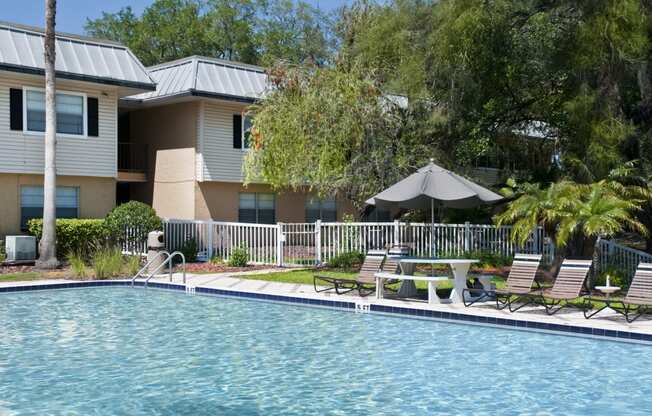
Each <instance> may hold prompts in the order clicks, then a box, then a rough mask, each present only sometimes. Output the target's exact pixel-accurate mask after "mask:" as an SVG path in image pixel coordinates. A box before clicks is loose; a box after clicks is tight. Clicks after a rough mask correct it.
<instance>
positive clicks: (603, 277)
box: [591, 266, 629, 289]
mask: <svg viewBox="0 0 652 416" xmlns="http://www.w3.org/2000/svg"><path fill="white" fill-rule="evenodd" d="M607 275H609V284H610V285H611V286H618V287H620V288H622V289H625V288H627V287H628V286H629V279H628V278H627V272H625V270H622V269H620V268H618V267H615V266H609V267H607V268H606V269H605V270H604V271H603V272H602V273H600V274H599V275H597V276H595V277H594V278H593V281H592V282H591V286H593V287H595V286H605V285H606V284H607Z"/></svg>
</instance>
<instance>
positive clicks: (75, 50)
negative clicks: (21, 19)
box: [0, 22, 155, 91]
mask: <svg viewBox="0 0 652 416" xmlns="http://www.w3.org/2000/svg"><path fill="white" fill-rule="evenodd" d="M44 40H45V34H44V32H43V30H42V29H38V28H33V27H28V26H23V25H17V24H13V23H4V22H0V69H1V70H5V71H13V72H22V73H30V74H43V73H44V68H45V63H44V56H43V44H44ZM56 54H57V56H56V71H57V76H58V77H61V78H67V79H75V80H80V81H88V82H96V83H102V84H109V85H117V86H122V87H127V88H135V89H141V90H147V91H151V90H154V88H155V85H154V82H153V81H152V79H151V78H150V77H149V74H148V73H147V70H146V69H145V67H144V66H143V65H142V64H141V63H140V61H139V60H138V58H136V57H135V56H134V54H133V53H132V52H131V51H130V50H129V49H128V48H126V47H125V46H122V45H120V44H118V43H114V42H110V41H103V40H102V41H100V40H96V39H91V38H86V37H82V36H75V35H68V34H63V33H57V36H56Z"/></svg>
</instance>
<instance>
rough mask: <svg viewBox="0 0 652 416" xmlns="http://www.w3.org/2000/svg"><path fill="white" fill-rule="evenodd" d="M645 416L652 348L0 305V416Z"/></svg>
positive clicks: (411, 324)
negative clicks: (112, 415) (537, 415)
mask: <svg viewBox="0 0 652 416" xmlns="http://www.w3.org/2000/svg"><path fill="white" fill-rule="evenodd" d="M650 412H652V347H650V346H643V345H633V344H621V343H616V342H607V341H596V340H590V339H583V338H571V337H564V336H554V335H547V334H539V333H528V332H519V331H510V330H504V329H497V328H489V327H477V326H470V325H463V324H462V325H455V324H448V323H441V322H435V321H426V320H415V319H407V318H399V317H390V316H382V315H375V314H354V313H349V312H343V311H337V310H327V309H318V308H310V307H301V306H291V305H286V304H278V303H270V302H259V301H250V300H241V299H230V298H224V297H213V296H188V295H185V294H183V292H181V293H176V292H171V291H163V290H151V289H150V290H143V289H140V288H135V289H132V288H126V287H117V288H89V289H71V290H56V291H54V290H52V291H50V290H48V291H37V292H22V293H8V294H2V295H0V415H3V416H5V415H14V414H17V415H19V414H46V413H47V414H79V415H90V414H101V415H111V414H116V415H149V414H164V415H203V414H207V415H208V414H210V415H281V414H283V415H287V414H294V415H325V414H331V415H370V414H372V415H397V414H402V415H434V414H471V413H475V414H478V413H480V414H522V413H528V414H592V415H599V414H605V415H607V414H650Z"/></svg>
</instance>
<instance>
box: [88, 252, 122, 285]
mask: <svg viewBox="0 0 652 416" xmlns="http://www.w3.org/2000/svg"><path fill="white" fill-rule="evenodd" d="M91 263H92V266H93V271H94V272H95V278H96V279H100V280H101V279H108V278H109V277H113V276H117V275H119V274H120V272H121V271H122V253H121V251H120V249H119V248H117V247H104V248H100V249H98V250H97V251H95V253H94V254H93V259H92V262H91Z"/></svg>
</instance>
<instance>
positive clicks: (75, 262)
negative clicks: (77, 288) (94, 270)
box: [66, 251, 88, 279]
mask: <svg viewBox="0 0 652 416" xmlns="http://www.w3.org/2000/svg"><path fill="white" fill-rule="evenodd" d="M66 257H67V258H68V263H70V270H72V274H73V276H75V277H77V278H79V279H84V278H86V277H88V269H87V268H86V262H85V261H84V256H82V255H81V254H80V253H78V252H75V251H71V252H68V254H67V255H66Z"/></svg>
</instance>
